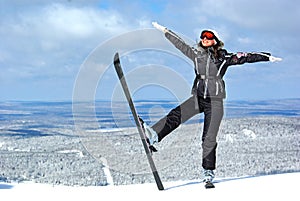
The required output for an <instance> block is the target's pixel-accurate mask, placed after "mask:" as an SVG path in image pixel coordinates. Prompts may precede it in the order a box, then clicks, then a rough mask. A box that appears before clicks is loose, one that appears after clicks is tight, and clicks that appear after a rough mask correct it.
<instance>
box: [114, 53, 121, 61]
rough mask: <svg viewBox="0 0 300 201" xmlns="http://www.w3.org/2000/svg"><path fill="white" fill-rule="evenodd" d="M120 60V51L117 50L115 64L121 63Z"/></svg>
mask: <svg viewBox="0 0 300 201" xmlns="http://www.w3.org/2000/svg"><path fill="white" fill-rule="evenodd" d="M119 62H120V58H119V53H118V52H116V54H115V56H114V64H116V63H119Z"/></svg>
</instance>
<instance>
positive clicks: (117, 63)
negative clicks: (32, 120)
mask: <svg viewBox="0 0 300 201" xmlns="http://www.w3.org/2000/svg"><path fill="white" fill-rule="evenodd" d="M114 66H115V69H116V72H117V74H118V77H119V80H120V82H121V85H122V88H123V91H124V94H125V96H126V99H127V101H128V104H129V107H130V110H131V112H132V115H133V117H134V121H135V123H136V126H137V129H138V132H139V134H140V137H141V140H142V143H143V146H144V149H145V152H146V155H147V159H148V162H149V165H150V168H151V170H152V174H153V176H154V179H155V182H156V185H157V188H158V189H159V190H164V187H163V184H162V182H161V180H160V177H159V175H158V172H157V170H156V167H155V164H154V161H153V158H152V153H151V150H150V149H149V147H148V144H147V137H146V135H145V132H144V130H143V127H142V125H141V122H140V121H139V116H138V114H137V111H136V109H135V106H134V103H133V101H132V98H131V94H130V91H129V88H128V85H127V82H126V80H125V77H124V74H123V70H122V67H121V63H120V58H119V54H118V53H116V54H115V56H114Z"/></svg>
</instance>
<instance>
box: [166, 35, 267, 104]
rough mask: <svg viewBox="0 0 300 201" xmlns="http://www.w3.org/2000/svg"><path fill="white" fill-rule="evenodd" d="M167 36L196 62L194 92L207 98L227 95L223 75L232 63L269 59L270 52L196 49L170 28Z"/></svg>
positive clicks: (238, 63)
mask: <svg viewBox="0 0 300 201" xmlns="http://www.w3.org/2000/svg"><path fill="white" fill-rule="evenodd" d="M165 36H166V38H167V39H168V40H169V41H170V42H171V43H173V45H174V46H175V47H176V48H177V49H179V50H180V51H181V52H182V53H183V54H184V55H186V56H187V57H189V58H190V59H191V60H192V61H193V62H194V67H195V73H196V78H195V80H194V84H193V88H192V94H194V95H198V96H200V97H203V98H204V99H205V98H220V99H223V98H225V97H226V91H225V82H224V80H223V76H224V75H225V73H226V70H227V68H228V67H229V66H231V65H240V64H244V63H253V62H259V61H269V56H270V55H271V54H270V53H265V52H257V53H243V52H238V53H235V54H234V53H228V52H227V51H226V50H225V49H219V50H218V51H217V53H215V51H214V48H213V47H209V48H202V47H198V48H197V49H195V48H194V47H191V46H189V45H187V44H186V43H185V42H184V41H183V40H182V39H181V38H180V37H179V36H177V35H176V34H175V33H174V32H172V31H170V30H168V31H167V32H166V33H165Z"/></svg>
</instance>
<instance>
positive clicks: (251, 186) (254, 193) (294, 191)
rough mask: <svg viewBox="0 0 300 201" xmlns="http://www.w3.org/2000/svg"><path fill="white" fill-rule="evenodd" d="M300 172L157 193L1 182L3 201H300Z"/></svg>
mask: <svg viewBox="0 0 300 201" xmlns="http://www.w3.org/2000/svg"><path fill="white" fill-rule="evenodd" d="M299 179H300V172H296V173H285V174H275V175H267V176H257V177H241V178H219V179H218V178H217V179H216V180H215V182H216V183H215V185H216V188H215V189H205V188H204V186H203V183H201V182H200V181H196V180H194V181H177V182H166V183H164V186H165V190H164V191H158V190H157V188H156V185H155V184H154V183H147V184H135V185H123V186H89V187H82V186H80V187H79V186H78V187H76V186H75V187H71V186H62V185H57V186H55V185H49V184H37V183H32V182H29V183H26V182H24V183H3V182H2V183H1V182H0V194H1V200H20V201H21V200H43V199H46V200H87V199H88V200H89V201H90V200H120V199H121V200H129V201H135V200H139V201H141V200H143V201H145V200H151V201H153V200H155V201H159V200H189V201H193V200H208V199H209V200H219V201H220V200H231V201H232V200H239V201H240V200H270V201H273V200H287V199H288V200H297V199H298V198H299V192H298V191H299V185H297V184H295V183H296V181H299Z"/></svg>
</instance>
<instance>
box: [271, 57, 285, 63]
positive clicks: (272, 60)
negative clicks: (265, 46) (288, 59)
mask: <svg viewBox="0 0 300 201" xmlns="http://www.w3.org/2000/svg"><path fill="white" fill-rule="evenodd" d="M269 61H271V62H276V61H282V58H279V57H274V56H270V57H269Z"/></svg>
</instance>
